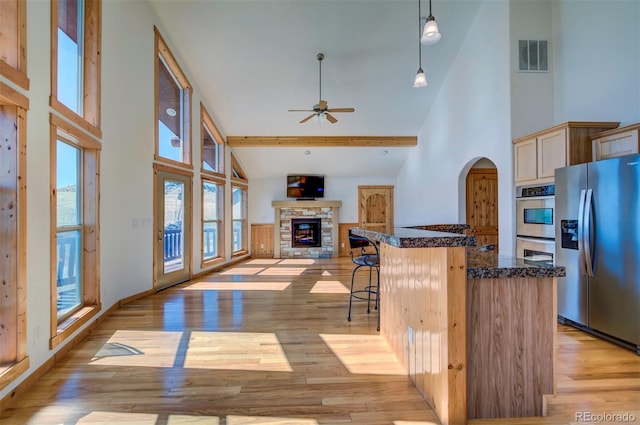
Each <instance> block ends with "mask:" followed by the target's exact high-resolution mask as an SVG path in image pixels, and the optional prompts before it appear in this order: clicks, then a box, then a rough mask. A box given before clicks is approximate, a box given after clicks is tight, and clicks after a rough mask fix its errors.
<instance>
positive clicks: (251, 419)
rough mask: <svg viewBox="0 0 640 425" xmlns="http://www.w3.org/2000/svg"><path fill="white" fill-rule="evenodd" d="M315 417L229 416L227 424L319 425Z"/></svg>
mask: <svg viewBox="0 0 640 425" xmlns="http://www.w3.org/2000/svg"><path fill="white" fill-rule="evenodd" d="M318 423H319V422H318V421H317V420H315V419H302V418H273V417H267V416H235V415H229V416H227V425H256V424H259V425H317V424H318Z"/></svg>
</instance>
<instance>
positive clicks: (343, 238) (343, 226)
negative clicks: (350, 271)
mask: <svg viewBox="0 0 640 425" xmlns="http://www.w3.org/2000/svg"><path fill="white" fill-rule="evenodd" d="M352 227H358V223H339V224H338V256H339V257H350V256H351V254H350V253H349V252H350V251H351V248H350V247H349V229H351V228H352Z"/></svg>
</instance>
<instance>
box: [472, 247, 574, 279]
mask: <svg viewBox="0 0 640 425" xmlns="http://www.w3.org/2000/svg"><path fill="white" fill-rule="evenodd" d="M566 275H567V273H566V269H565V268H564V267H561V266H553V265H547V264H544V263H534V262H530V261H526V260H524V259H522V258H515V257H510V256H507V255H498V254H496V253H495V252H491V251H476V250H475V249H473V248H469V249H468V251H467V278H468V279H495V278H501V277H563V276H566Z"/></svg>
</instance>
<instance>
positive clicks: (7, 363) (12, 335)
mask: <svg viewBox="0 0 640 425" xmlns="http://www.w3.org/2000/svg"><path fill="white" fill-rule="evenodd" d="M3 7H4V5H3ZM28 103H29V102H28V99H27V98H26V97H24V96H23V95H21V94H19V93H17V92H16V91H15V90H13V89H11V88H9V87H8V86H6V85H4V84H2V83H0V140H1V142H0V171H1V172H0V206H2V208H0V281H1V282H2V284H0V325H1V329H0V389H2V388H3V387H5V386H6V385H8V384H9V383H11V382H12V381H13V380H14V379H16V377H18V376H19V375H20V374H22V373H23V372H24V371H25V370H27V369H28V368H29V358H28V357H27V331H26V326H25V325H26V311H27V305H26V304H27V299H26V296H25V295H24V294H25V293H26V292H25V291H26V278H25V277H26V267H27V265H26V257H27V255H26V217H27V212H26V199H27V197H26V192H27V191H26V187H27V184H26V162H27V161H26V156H27V143H26V110H27V107H28Z"/></svg>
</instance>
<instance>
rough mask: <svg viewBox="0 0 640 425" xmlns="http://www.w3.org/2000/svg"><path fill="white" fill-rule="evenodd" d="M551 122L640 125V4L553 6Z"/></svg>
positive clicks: (579, 1) (567, 2)
mask: <svg viewBox="0 0 640 425" xmlns="http://www.w3.org/2000/svg"><path fill="white" fill-rule="evenodd" d="M552 7H553V32H554V44H555V46H556V47H555V49H554V62H555V63H556V67H555V69H556V72H555V73H554V87H555V90H554V121H555V122H556V123H560V122H565V121H582V120H584V121H620V122H621V123H622V124H621V125H627V124H632V123H636V122H638V121H640V96H639V95H638V93H640V78H638V77H639V76H640V47H639V46H640V42H639V40H640V35H639V33H640V25H639V24H638V16H639V15H640V13H639V11H638V10H639V9H640V2H638V1H637V0H627V1H617V0H613V1H585V0H563V1H561V2H553V6H552Z"/></svg>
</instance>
